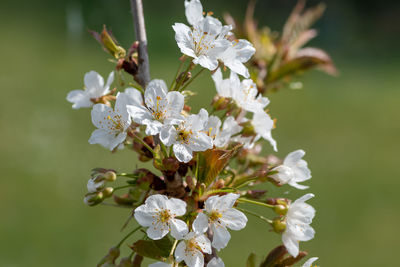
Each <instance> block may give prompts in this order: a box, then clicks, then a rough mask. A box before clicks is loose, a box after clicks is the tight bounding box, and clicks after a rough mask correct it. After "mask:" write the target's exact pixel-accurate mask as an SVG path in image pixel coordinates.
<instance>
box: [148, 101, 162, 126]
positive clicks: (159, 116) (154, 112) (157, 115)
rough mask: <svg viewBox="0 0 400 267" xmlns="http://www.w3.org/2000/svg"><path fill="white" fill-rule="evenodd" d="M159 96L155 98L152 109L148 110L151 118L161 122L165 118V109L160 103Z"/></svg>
mask: <svg viewBox="0 0 400 267" xmlns="http://www.w3.org/2000/svg"><path fill="white" fill-rule="evenodd" d="M161 100H162V98H161V96H157V100H156V105H155V108H154V109H150V110H151V113H152V115H153V117H154V118H155V119H156V120H158V121H161V122H162V121H163V120H164V118H165V108H164V105H163V104H162V103H161Z"/></svg>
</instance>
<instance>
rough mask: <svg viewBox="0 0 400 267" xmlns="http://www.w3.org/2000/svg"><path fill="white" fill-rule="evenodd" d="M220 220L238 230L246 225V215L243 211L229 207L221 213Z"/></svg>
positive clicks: (230, 227)
mask: <svg viewBox="0 0 400 267" xmlns="http://www.w3.org/2000/svg"><path fill="white" fill-rule="evenodd" d="M220 221H221V222H223V223H224V224H225V226H226V227H228V228H229V229H232V230H235V231H238V230H241V229H243V228H245V227H246V224H247V217H246V215H244V214H243V212H241V211H238V210H237V209H234V208H231V209H229V210H226V211H224V212H223V213H222V217H221V218H220Z"/></svg>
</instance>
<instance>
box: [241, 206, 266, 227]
mask: <svg viewBox="0 0 400 267" xmlns="http://www.w3.org/2000/svg"><path fill="white" fill-rule="evenodd" d="M236 209H238V210H240V211H242V212H244V213H248V214H250V215H253V216H255V217H257V218H259V219H261V220H263V221H265V222H267V223H269V224H272V220H270V219H268V218H265V217H264V216H262V215H260V214H257V213H255V212H252V211H250V210H246V209H242V208H239V207H236Z"/></svg>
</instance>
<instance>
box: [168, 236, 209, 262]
mask: <svg viewBox="0 0 400 267" xmlns="http://www.w3.org/2000/svg"><path fill="white" fill-rule="evenodd" d="M203 253H206V254H211V242H210V240H209V239H208V238H207V237H206V236H205V235H204V233H200V234H199V233H195V232H190V233H188V234H187V235H186V236H185V237H184V238H183V240H182V241H180V242H179V243H178V245H177V246H176V249H175V254H174V255H175V260H176V261H177V262H181V261H185V263H186V265H187V266H188V267H203V266H204V255H203Z"/></svg>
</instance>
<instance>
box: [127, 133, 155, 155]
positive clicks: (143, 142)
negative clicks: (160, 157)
mask: <svg viewBox="0 0 400 267" xmlns="http://www.w3.org/2000/svg"><path fill="white" fill-rule="evenodd" d="M131 134H132V136H133V138H134V139H136V140H137V141H138V142H139V143H141V144H142V145H144V147H145V148H147V149H148V150H149V151H150V152H151V153H152V154H153V156H155V155H156V152H154V150H153V149H152V148H151V147H150V146H149V145H148V144H146V142H145V141H143V140H142V139H141V138H140V137H139V136H137V135H136V134H134V133H131Z"/></svg>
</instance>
